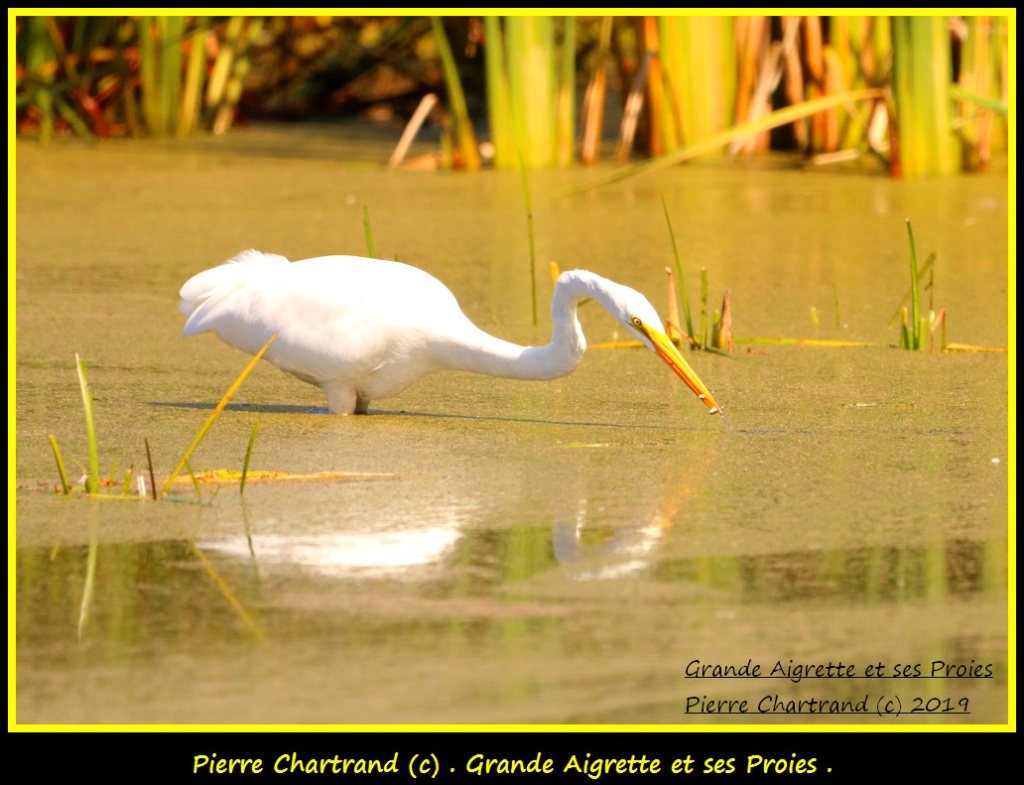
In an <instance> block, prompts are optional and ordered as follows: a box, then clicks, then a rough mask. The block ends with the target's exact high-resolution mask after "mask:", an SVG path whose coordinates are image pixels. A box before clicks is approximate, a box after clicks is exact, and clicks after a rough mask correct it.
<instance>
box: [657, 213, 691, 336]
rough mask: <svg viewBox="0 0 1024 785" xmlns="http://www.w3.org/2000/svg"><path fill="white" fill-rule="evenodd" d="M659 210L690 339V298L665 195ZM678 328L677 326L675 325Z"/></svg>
mask: <svg viewBox="0 0 1024 785" xmlns="http://www.w3.org/2000/svg"><path fill="white" fill-rule="evenodd" d="M661 209H662V210H663V211H664V212H665V223H666V224H667V225H668V236H669V239H670V240H671V241H672V260H673V262H674V263H675V266H676V277H677V279H678V281H679V299H680V301H681V302H682V303H683V318H684V319H685V320H686V334H687V336H689V337H690V338H691V339H692V338H693V337H694V333H693V318H692V317H691V316H690V297H689V295H688V294H687V293H686V277H685V276H684V275H683V264H682V262H681V261H680V259H679V246H678V245H677V244H676V233H675V230H673V228H672V219H671V218H670V217H669V214H668V203H667V202H666V201H665V195H664V194H662V195H661ZM676 326H679V325H676Z"/></svg>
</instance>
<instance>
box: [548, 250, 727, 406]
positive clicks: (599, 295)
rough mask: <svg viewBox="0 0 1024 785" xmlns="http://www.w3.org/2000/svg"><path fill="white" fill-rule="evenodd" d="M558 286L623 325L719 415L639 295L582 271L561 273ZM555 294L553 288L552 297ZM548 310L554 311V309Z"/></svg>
mask: <svg viewBox="0 0 1024 785" xmlns="http://www.w3.org/2000/svg"><path fill="white" fill-rule="evenodd" d="M559 285H560V286H565V287H567V288H571V287H574V286H575V287H577V288H576V290H575V291H576V293H577V294H579V295H588V296H590V297H593V298H594V299H595V300H597V301H598V302H599V303H601V305H602V306H603V307H604V308H605V310H607V311H608V313H610V314H611V315H612V316H613V317H615V318H616V319H617V320H618V321H619V322H620V323H622V324H624V325H626V327H627V328H628V329H629V330H630V331H631V332H632V333H633V334H634V335H635V336H636V338H637V340H639V341H640V342H641V343H643V344H644V346H646V347H647V348H648V349H650V350H651V351H652V352H654V353H655V354H657V355H658V357H660V358H661V359H662V360H664V362H665V364H666V365H668V367H669V368H671V369H672V370H673V371H674V372H675V373H676V375H677V376H679V378H680V379H682V380H683V381H684V382H685V383H686V386H687V387H689V388H690V389H691V390H692V391H693V392H694V394H695V395H696V396H697V397H698V398H700V399H701V400H702V401H703V402H704V405H705V406H707V407H708V409H709V410H710V412H711V414H721V408H720V407H719V405H718V404H717V403H716V402H715V399H714V397H713V396H712V395H711V393H710V392H709V391H708V388H707V387H706V386H705V385H704V382H702V381H701V380H700V377H698V376H697V374H696V373H695V372H694V370H693V369H692V368H691V367H690V364H689V363H688V362H686V359H685V358H684V357H683V355H682V354H681V353H680V351H679V349H678V348H677V347H676V346H675V345H674V344H673V343H672V341H671V339H670V338H669V337H668V335H666V334H665V327H664V325H663V324H662V321H661V318H660V317H659V316H658V312H657V311H656V310H654V306H653V305H651V303H650V302H649V301H648V300H647V298H646V297H644V296H643V295H642V294H640V292H638V291H636V290H635V289H630V288H629V287H628V286H623V285H622V284H619V283H615V282H614V281H609V280H608V279H607V278H602V277H600V276H598V275H595V274H594V273H590V272H587V271H585V270H577V271H570V272H566V273H562V275H561V277H560V278H559ZM557 293H558V288H557V287H556V296H557ZM552 310H553V311H554V310H555V306H554V305H552Z"/></svg>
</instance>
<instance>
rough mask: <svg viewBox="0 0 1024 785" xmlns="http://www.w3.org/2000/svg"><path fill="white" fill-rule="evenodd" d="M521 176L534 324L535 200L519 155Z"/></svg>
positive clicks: (535, 267)
mask: <svg viewBox="0 0 1024 785" xmlns="http://www.w3.org/2000/svg"><path fill="white" fill-rule="evenodd" d="M519 176H520V177H521V178H522V180H523V199H524V200H525V202H526V231H527V234H528V235H529V238H530V307H531V311H532V313H533V324H537V247H536V242H535V240H534V235H533V201H532V200H531V199H530V179H529V178H528V177H527V176H526V163H525V162H524V161H523V156H522V153H520V155H519Z"/></svg>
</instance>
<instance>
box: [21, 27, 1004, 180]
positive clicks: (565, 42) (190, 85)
mask: <svg viewBox="0 0 1024 785" xmlns="http://www.w3.org/2000/svg"><path fill="white" fill-rule="evenodd" d="M15 25H16V28H15V30H16V79H17V94H16V113H17V117H16V121H17V130H18V133H19V134H21V135H25V136H32V137H35V138H38V139H39V140H40V141H42V142H47V141H49V140H50V139H52V138H53V137H54V136H55V135H59V134H73V135H77V136H80V137H87V138H103V137H125V136H136V137H138V136H148V137H185V136H188V135H190V134H195V133H200V132H202V133H214V134H219V133H224V132H226V131H227V130H228V129H230V128H232V127H233V126H236V125H238V124H242V123H246V122H249V121H254V120H261V119H273V120H290V121H300V120H306V119H319V120H323V119H326V118H333V117H344V116H361V117H363V118H367V119H369V120H372V121H374V122H378V123H383V124H393V125H395V126H397V127H403V126H404V127H405V133H404V134H403V137H402V141H401V142H400V143H399V147H398V148H397V149H396V150H395V154H394V155H393V156H392V160H391V165H392V166H399V165H410V164H414V163H418V164H419V165H427V166H440V167H446V168H457V169H467V170H473V169H477V168H479V167H480V166H482V165H494V166H496V167H499V168H518V167H520V166H526V167H528V168H539V167H556V166H569V165H576V164H581V163H582V164H592V163H595V162H597V161H600V160H607V161H614V162H616V163H617V164H619V165H621V166H636V165H637V161H642V160H646V159H648V158H651V159H654V160H662V161H664V162H666V163H674V162H676V161H679V160H685V158H687V157H692V156H693V155H697V154H705V153H711V152H719V151H727V152H728V153H730V154H733V155H739V154H758V153H763V152H765V151H768V150H787V151H802V152H803V153H805V154H807V155H809V156H817V157H819V159H821V160H826V161H828V160H836V159H841V158H847V157H851V158H852V157H856V156H859V155H870V156H873V157H877V158H879V159H881V160H882V161H884V164H885V166H886V167H887V168H888V170H889V171H890V172H891V173H892V174H893V175H894V176H904V177H915V176H920V175H928V174H949V173H955V172H959V171H978V170H984V169H985V168H986V167H987V166H988V165H989V162H990V161H991V159H992V156H993V155H994V154H998V153H1000V152H1002V151H1005V149H1006V147H1007V142H1008V126H1007V104H1008V94H1007V93H1008V67H1009V66H1008V58H1009V50H1008V47H1009V45H1010V44H1009V42H1008V36H1009V31H1008V18H1007V17H998V16H978V17H936V16H915V17H882V16H828V17H825V16H803V17H772V16H741V17H712V16H700V17H685V16H671V17H645V16H635V17H614V18H613V17H548V16H527V17H501V16H487V17H470V16H466V17H445V18H439V17H427V16H423V17H366V16H363V17H340V16H339V17H333V16H322V17H296V16H270V17H259V16H248V17H241V16H239V17H212V16H190V17H173V16H158V17H130V16H113V15H112V16H19V17H16V18H15ZM423 124H428V125H429V126H431V127H432V129H433V132H434V133H435V134H436V135H437V138H438V139H439V144H438V152H437V154H436V155H433V156H428V159H429V160H427V161H418V162H410V161H409V160H407V159H406V156H405V152H406V150H407V149H408V144H409V142H411V140H412V138H413V137H414V136H415V135H416V133H417V131H418V130H419V129H420V128H421V126H422V125H423Z"/></svg>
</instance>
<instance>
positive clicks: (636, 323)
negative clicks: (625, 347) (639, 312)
mask: <svg viewBox="0 0 1024 785" xmlns="http://www.w3.org/2000/svg"><path fill="white" fill-rule="evenodd" d="M630 321H631V322H633V326H634V327H636V328H640V327H643V326H644V323H643V320H642V319H641V318H640V317H639V316H634V317H633V318H632V319H630Z"/></svg>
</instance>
